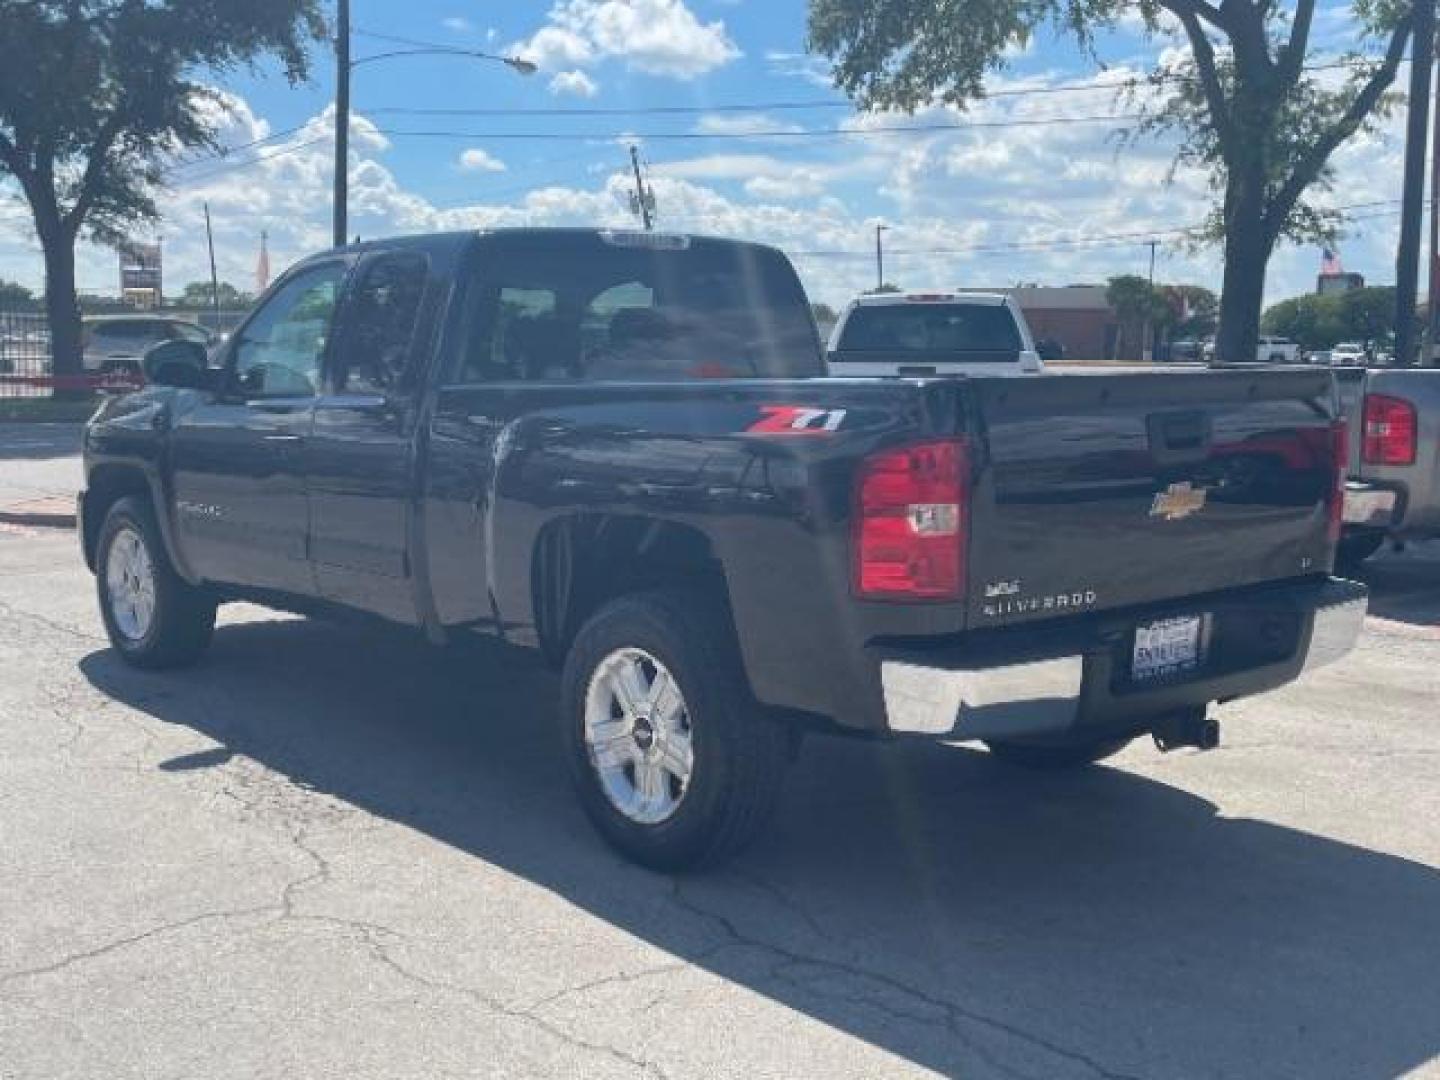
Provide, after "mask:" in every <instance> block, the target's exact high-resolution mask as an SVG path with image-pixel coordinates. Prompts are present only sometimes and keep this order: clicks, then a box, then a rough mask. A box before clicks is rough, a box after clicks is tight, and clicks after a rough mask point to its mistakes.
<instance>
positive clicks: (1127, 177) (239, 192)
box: [0, 71, 1404, 304]
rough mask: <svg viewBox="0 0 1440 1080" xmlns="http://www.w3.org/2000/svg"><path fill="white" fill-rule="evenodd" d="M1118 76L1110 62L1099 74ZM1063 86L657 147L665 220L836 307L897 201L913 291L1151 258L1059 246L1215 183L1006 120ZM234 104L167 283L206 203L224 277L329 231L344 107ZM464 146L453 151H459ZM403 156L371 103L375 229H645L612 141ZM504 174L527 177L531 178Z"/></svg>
mask: <svg viewBox="0 0 1440 1080" xmlns="http://www.w3.org/2000/svg"><path fill="white" fill-rule="evenodd" d="M1119 77H1120V76H1119V75H1117V74H1116V73H1115V72H1114V71H1111V72H1106V73H1102V74H1100V75H1097V76H1095V81H1096V82H1100V83H1104V82H1113V81H1115V80H1116V79H1118V78H1119ZM1047 79H1048V81H1049V82H1051V83H1053V82H1058V81H1065V82H1072V81H1074V77H1073V75H1071V76H1069V77H1065V76H1061V75H1059V74H1052V75H1051V76H1048V77H1040V78H1039V79H1038V80H1037V79H1034V78H1029V77H1027V78H1026V79H1023V80H1021V79H1010V80H1005V81H1001V82H997V83H995V88H997V89H1000V88H1019V87H1024V86H1029V85H1032V83H1033V84H1035V85H1039V84H1040V83H1042V82H1044V81H1047ZM1058 97H1060V98H1062V99H1063V101H1062V100H1057V95H1038V96H1035V97H1000V98H991V99H989V100H987V101H983V102H980V103H977V104H976V105H975V106H974V107H973V108H972V110H971V111H970V112H968V113H965V114H960V113H957V112H956V111H955V110H952V109H945V108H938V107H937V108H932V109H927V110H923V111H922V112H921V113H919V114H918V115H917V116H916V117H915V118H914V119H913V120H909V119H905V118H903V117H900V116H897V115H894V114H881V115H878V116H873V117H872V116H866V117H856V118H853V119H852V120H850V121H847V122H846V124H845V126H846V127H847V128H849V129H851V130H852V132H853V133H852V134H849V135H846V136H843V137H840V138H836V139H833V140H832V139H814V140H799V139H796V140H793V141H788V142H785V141H782V140H775V141H772V142H766V143H764V144H760V146H759V147H757V150H763V152H755V153H729V154H712V155H704V156H695V157H691V158H686V159H682V160H677V161H668V162H657V163H656V164H655V165H654V166H653V173H654V180H653V182H654V186H655V189H656V193H657V198H658V201H659V214H660V216H659V222H660V227H661V228H671V229H677V230H685V231H695V232H704V233H710V234H715V235H732V236H740V237H747V238H752V239H757V240H762V241H765V242H768V243H774V244H776V245H778V246H780V247H782V248H783V249H785V250H786V251H787V252H789V253H791V254H792V257H793V259H794V261H795V263H796V265H797V266H798V267H799V269H800V271H801V273H802V276H803V278H804V281H805V284H806V287H807V289H809V290H810V291H811V293H812V295H814V296H815V297H816V298H817V299H821V300H825V301H826V302H829V303H832V304H836V303H840V302H843V301H844V300H845V299H847V297H848V296H849V295H851V294H853V293H854V292H855V291H858V290H859V289H863V288H866V287H868V286H869V285H871V284H873V282H872V280H871V278H872V275H873V261H872V260H873V243H874V233H873V227H874V224H875V222H876V221H877V220H879V219H881V218H882V217H883V219H884V220H885V223H886V224H888V225H890V226H891V231H890V232H888V233H886V237H885V243H886V250H887V259H886V267H887V273H888V274H889V275H890V276H892V277H893V278H894V279H895V280H896V282H897V283H898V284H900V285H902V286H905V287H920V288H923V287H926V286H928V285H934V284H940V285H950V286H955V285H971V286H976V287H985V286H995V285H1005V284H1009V283H1013V282H1014V281H1017V280H1027V281H1040V282H1045V283H1049V284H1065V283H1067V282H1075V281H1103V280H1104V279H1105V278H1106V277H1108V276H1110V275H1112V274H1116V273H1122V272H1127V271H1129V272H1140V273H1144V272H1145V269H1146V266H1145V263H1146V260H1147V259H1148V251H1147V250H1146V249H1145V246H1144V238H1143V237H1139V238H1136V239H1134V240H1125V241H1123V242H1122V241H1117V242H1114V243H1111V244H1104V245H1075V246H1069V247H1066V246H1056V245H1055V242H1056V241H1062V240H1085V239H1088V238H1093V237H1096V236H1107V235H1114V234H1125V235H1129V234H1134V233H1144V232H1145V231H1146V230H1153V231H1154V232H1155V233H1157V234H1159V235H1167V234H1168V231H1169V230H1172V229H1175V228H1177V227H1179V226H1184V225H1188V224H1190V223H1192V222H1196V221H1198V220H1200V219H1201V218H1203V217H1204V216H1205V215H1206V213H1208V211H1209V210H1210V209H1211V207H1212V206H1213V205H1214V195H1213V193H1211V192H1210V191H1209V190H1208V188H1207V187H1206V185H1205V180H1204V178H1203V177H1202V176H1198V175H1196V174H1193V173H1181V174H1180V175H1178V176H1177V178H1176V182H1175V183H1174V184H1173V185H1168V186H1167V185H1166V184H1165V182H1164V180H1165V176H1166V173H1167V172H1168V169H1169V165H1170V157H1171V152H1170V148H1169V146H1168V145H1166V144H1164V143H1160V142H1151V141H1147V142H1144V143H1142V144H1140V145H1139V146H1135V147H1131V148H1127V149H1125V150H1124V151H1123V152H1121V153H1119V154H1118V155H1117V152H1116V147H1115V144H1114V143H1113V141H1111V139H1110V138H1109V136H1110V129H1109V128H1107V127H1105V126H1103V125H1095V124H1073V123H1070V124H1067V123H1058V124H1045V125H1040V126H1029V127H1027V126H1019V125H1013V124H1007V121H1009V120H1012V119H1035V118H1043V117H1047V116H1049V117H1059V116H1070V115H1079V114H1083V113H1086V112H1089V113H1098V112H1104V111H1106V110H1107V109H1108V108H1110V107H1111V106H1110V98H1109V96H1108V94H1107V93H1105V92H1103V91H1097V92H1095V93H1093V94H1089V95H1076V96H1074V98H1073V99H1072V97H1071V95H1062V96H1058ZM230 104H231V110H230V112H229V113H228V114H226V116H225V117H224V118H223V120H222V121H221V130H220V138H221V142H222V145H225V146H228V147H231V148H232V152H231V153H230V155H229V156H228V158H225V159H214V160H210V161H199V162H195V163H194V164H191V165H190V166H188V167H186V168H181V169H178V170H177V171H176V173H175V183H176V186H175V188H174V189H173V190H172V191H170V192H167V193H166V194H165V195H164V197H163V199H162V205H163V207H164V212H165V219H164V221H163V222H162V223H160V224H159V225H158V226H156V227H155V229H153V230H148V229H142V230H137V235H139V236H145V237H148V236H151V235H155V234H157V233H158V234H163V236H164V237H165V258H166V283H167V288H169V289H172V290H178V288H179V287H180V286H182V285H183V284H184V283H186V282H188V281H193V280H198V279H201V278H203V277H204V276H205V275H206V273H207V271H206V264H205V250H204V224H203V211H202V201H203V200H209V202H210V207H211V212H212V216H213V218H214V222H215V229H216V242H217V254H218V257H219V262H220V274H221V277H222V278H224V279H225V280H228V281H231V282H233V283H234V284H236V285H238V286H241V287H243V288H249V287H251V285H252V283H253V272H254V266H255V258H256V254H257V250H258V245H259V235H260V232H261V230H268V232H269V234H270V250H271V257H272V262H273V266H274V269H275V271H276V272H277V273H278V272H279V271H280V270H281V269H283V267H284V266H285V265H287V264H288V263H289V262H290V261H292V260H293V259H295V258H297V257H299V256H300V255H303V254H306V253H309V252H312V251H316V250H322V249H324V248H325V247H327V246H328V245H329V242H330V220H329V219H330V187H331V154H332V148H333V141H332V126H333V112H332V111H330V110H328V109H327V110H326V111H324V112H322V113H320V114H319V115H317V116H315V117H313V118H311V119H310V120H309V121H308V122H307V123H306V124H304V125H303V126H302V127H301V128H300V129H299V130H297V131H295V132H291V133H288V134H285V135H284V136H283V137H281V138H271V139H270V140H269V141H267V142H266V143H264V144H263V145H261V146H254V147H249V148H246V149H240V148H241V147H243V146H244V144H246V143H250V142H252V141H253V140H255V139H259V138H265V137H267V136H269V135H271V128H270V125H269V124H268V123H267V122H266V120H265V119H264V118H262V117H260V116H257V115H256V114H255V113H254V112H253V110H252V109H251V108H250V106H249V105H248V104H247V103H246V102H245V101H243V100H241V99H239V98H233V99H231V102H230ZM727 119H729V118H727ZM972 120H973V121H983V122H996V123H999V124H1001V125H1002V126H999V127H993V128H979V129H977V128H970V129H962V130H956V131H942V132H923V133H912V134H897V133H892V132H877V131H875V130H874V129H875V128H877V127H886V126H890V125H893V124H897V123H912V124H926V123H957V122H966V121H972ZM1403 120H1404V115H1403V112H1401V113H1397V115H1396V116H1395V117H1392V118H1391V119H1390V120H1388V121H1386V122H1385V124H1384V125H1383V127H1382V130H1380V131H1379V132H1377V133H1375V134H1373V135H1364V136H1357V137H1356V138H1355V139H1353V140H1351V141H1350V142H1349V143H1347V144H1346V146H1345V147H1343V148H1342V149H1341V151H1340V152H1339V153H1338V154H1337V155H1336V157H1335V166H1336V171H1337V177H1336V188H1335V191H1334V192H1333V193H1332V194H1331V195H1329V196H1328V197H1327V198H1328V202H1329V204H1330V205H1348V204H1352V203H1360V202H1383V201H1384V200H1393V199H1395V198H1396V197H1397V196H1398V191H1397V190H1396V189H1397V186H1398V185H1397V183H1396V181H1395V180H1394V178H1395V177H1396V176H1398V175H1399V173H1400V171H1401V168H1400V163H1401V159H1402V156H1403V155H1402V146H1403V140H1402V138H1401V136H1402V127H1403ZM702 122H703V120H702ZM830 122H831V121H826V122H825V123H827V124H828V123H830ZM862 131H864V132H866V133H865V134H862V133H861V132H862ZM411 145H413V144H409V143H400V144H399V147H400V149H406V150H408V148H409V147H410V146H411ZM463 145H464V144H463V143H461V144H459V145H457V146H456V147H455V149H454V151H452V152H454V153H457V154H458V153H459V151H460V149H461V147H463ZM577 149H579V148H578V147H577ZM399 152H400V150H399V149H396V148H394V147H391V145H390V143H389V142H388V141H387V139H386V138H385V137H384V136H383V135H382V134H381V133H380V132H379V131H377V130H376V129H375V126H374V125H373V124H372V123H371V122H370V121H369V120H368V118H366V117H364V116H356V117H354V118H353V120H352V127H351V158H350V176H351V188H352V195H351V231H352V233H357V234H359V235H361V236H364V237H376V236H385V235H393V234H396V233H400V232H416V231H430V230H437V229H459V228H475V227H493V226H503V225H611V226H624V225H629V224H632V223H633V218H632V217H631V216H630V213H629V210H628V202H627V196H628V191H629V187H630V185H631V183H632V181H631V180H630V178H629V176H628V170H625V169H622V168H620V167H618V163H619V162H620V161H622V160H623V158H622V157H620V156H619V155H618V154H617V152H616V150H615V148H614V147H612V146H610V145H609V144H608V143H607V144H605V145H598V144H597V145H596V146H595V147H594V148H593V155H592V159H591V162H590V164H596V163H598V171H590V170H587V167H586V163H584V162H577V163H576V164H575V166H574V169H575V171H574V173H573V174H572V175H574V176H575V177H576V179H575V180H573V181H571V182H569V183H566V184H551V185H550V186H546V187H538V188H536V189H533V190H531V191H529V192H527V193H524V194H520V193H516V194H513V195H507V196H505V197H504V198H503V199H502V200H497V201H491V202H486V201H477V202H475V203H473V204H469V205H465V206H459V207H442V206H437V205H436V203H435V202H434V201H433V200H432V199H431V198H429V197H427V196H426V195H425V194H424V193H423V189H416V188H412V187H410V186H408V184H404V183H401V181H400V180H399V179H398V178H397V177H396V175H395V174H394V172H392V171H391V169H390V167H389V165H388V164H387V162H388V161H389V159H390V155H391V154H398V153H399ZM508 164H509V166H510V170H509V171H510V173H513V174H515V178H516V180H518V181H520V182H522V183H523V181H524V180H525V179H527V178H530V177H535V178H536V179H539V178H540V177H544V178H545V179H546V180H550V179H553V177H554V173H553V172H550V173H546V172H540V171H537V172H527V171H525V167H524V166H522V165H521V164H520V163H519V162H518V161H510V162H508ZM475 175H476V176H477V177H479V176H480V175H482V174H480V173H476V174H475ZM504 183H505V184H506V186H507V187H509V186H510V184H511V183H513V181H509V180H508V179H507V181H504ZM475 186H476V187H478V186H480V185H478V184H477V185H475ZM877 192H878V193H879V194H878V196H877ZM13 193H14V191H13V184H12V185H10V186H9V187H6V186H5V185H4V184H3V183H0V277H5V278H10V279H14V280H19V281H21V282H22V283H24V284H26V285H29V286H31V287H37V286H39V284H40V281H41V273H42V266H41V261H40V258H39V254H38V248H37V247H36V244H35V241H34V238H33V235H32V234H31V231H30V227H29V220H28V213H26V212H25V211H24V208H23V206H22V205H19V204H17V203H16V202H14V201H13V200H7V199H6V196H7V195H11V194H13ZM1362 213H1376V214H1378V215H1379V216H1376V217H1370V218H1367V219H1365V220H1361V221H1357V222H1355V224H1354V225H1353V227H1352V235H1351V236H1350V237H1348V238H1347V239H1345V240H1344V241H1342V243H1341V253H1342V256H1343V257H1344V260H1345V264H1346V267H1347V269H1354V270H1357V271H1360V272H1363V273H1365V274H1366V276H1367V277H1368V278H1369V279H1370V280H1371V281H1372V282H1375V283H1384V282H1388V281H1390V280H1393V277H1392V275H1393V267H1394V252H1395V234H1396V228H1397V224H1398V217H1397V216H1396V215H1394V214H1393V213H1391V212H1390V209H1389V208H1388V207H1387V206H1384V205H1382V206H1380V207H1377V208H1376V209H1375V210H1367V211H1362ZM1016 245H1037V246H1033V247H1024V246H1016ZM1045 245H1050V246H1045ZM78 259H79V276H80V284H81V285H82V287H85V288H88V289H93V290H103V291H106V292H114V290H115V288H116V282H115V276H116V270H115V258H114V255H113V253H111V252H109V251H107V250H104V249H101V248H96V247H93V246H90V245H81V247H80V249H79V251H78ZM1318 260H1319V254H1318V251H1317V250H1316V249H1315V248H1313V247H1298V248H1297V247H1284V248H1282V249H1281V250H1280V251H1278V252H1277V253H1276V255H1275V257H1274V259H1273V260H1272V261H1271V264H1270V272H1269V295H1270V298H1271V299H1272V300H1273V299H1277V298H1279V297H1282V296H1286V295H1293V294H1295V293H1298V292H1302V291H1306V290H1309V289H1311V288H1313V286H1314V276H1315V273H1316V270H1317V267H1318ZM1157 276H1158V277H1159V278H1160V280H1162V281H1193V282H1196V283H1200V284H1206V285H1209V286H1210V287H1212V288H1214V287H1217V286H1218V283H1219V255H1218V252H1216V251H1214V250H1210V251H1206V252H1202V253H1201V254H1199V255H1191V254H1188V253H1186V252H1184V251H1181V250H1178V249H1176V248H1174V247H1165V248H1162V249H1161V252H1160V261H1159V265H1158V268H1157Z"/></svg>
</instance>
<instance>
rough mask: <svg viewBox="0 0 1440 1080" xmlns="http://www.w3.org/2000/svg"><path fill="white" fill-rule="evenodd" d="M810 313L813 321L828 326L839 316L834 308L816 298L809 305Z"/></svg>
mask: <svg viewBox="0 0 1440 1080" xmlns="http://www.w3.org/2000/svg"><path fill="white" fill-rule="evenodd" d="M810 314H811V315H812V316H813V317H814V319H815V321H816V322H817V323H819V324H820V325H822V326H829V325H831V324H832V323H834V322H835V320H836V319H837V318H839V316H838V315H836V314H835V309H834V308H832V307H831V306H830V305H829V304H825V303H821V302H820V301H818V300H817V301H816V302H815V303H813V304H811V305H810Z"/></svg>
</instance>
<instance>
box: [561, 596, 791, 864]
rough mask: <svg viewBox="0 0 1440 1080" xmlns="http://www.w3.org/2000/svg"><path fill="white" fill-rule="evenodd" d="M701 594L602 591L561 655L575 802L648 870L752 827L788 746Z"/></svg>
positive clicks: (721, 850)
mask: <svg viewBox="0 0 1440 1080" xmlns="http://www.w3.org/2000/svg"><path fill="white" fill-rule="evenodd" d="M713 607H714V601H713V600H712V599H711V598H709V597H707V596H705V595H703V594H687V593H666V592H657V593H647V594H642V595H637V596H631V597H625V598H622V599H619V600H615V601H612V602H611V603H609V604H607V605H606V606H605V607H603V608H602V609H601V610H600V611H599V612H598V613H596V614H595V615H594V616H593V617H592V618H591V619H590V620H589V622H587V623H586V624H585V625H584V627H582V628H581V630H580V633H579V634H578V635H577V636H576V638H575V642H574V644H573V645H572V646H571V648H570V651H569V654H568V656H567V657H566V661H565V670H564V675H563V678H562V690H561V715H560V720H561V735H562V739H563V741H564V746H565V750H566V755H567V757H568V758H569V764H570V771H571V776H572V779H573V781H574V783H575V788H576V791H577V792H578V794H579V797H580V803H581V805H582V806H583V807H584V809H585V813H586V814H587V815H588V816H589V818H590V820H591V821H592V822H593V823H594V825H595V827H596V828H597V829H598V830H599V831H600V833H601V835H602V836H604V837H605V839H606V840H607V841H609V842H610V844H612V845H613V846H614V847H615V848H617V849H618V850H619V851H620V852H621V853H623V854H624V855H625V856H627V857H628V858H630V859H632V860H634V861H635V862H637V863H640V864H641V865H643V866H648V867H650V868H651V869H655V870H665V871H674V870H685V869H690V868H693V867H696V866H701V865H705V864H713V863H715V862H718V861H720V860H723V859H724V858H726V857H728V856H730V855H732V854H734V853H735V852H737V851H738V850H740V848H742V847H743V846H744V845H745V844H747V843H748V842H749V841H750V840H752V839H753V838H754V837H755V835H756V834H757V833H758V832H759V831H760V830H761V828H762V827H763V826H764V824H765V822H766V821H767V819H768V818H769V815H770V812H771V810H772V809H773V807H774V804H775V801H776V796H777V795H778V793H779V790H780V784H781V779H782V777H783V775H784V771H785V768H786V765H787V763H788V758H789V746H790V742H789V740H788V739H787V737H786V736H787V732H786V730H785V729H784V728H783V727H782V725H781V724H780V723H779V722H778V721H776V720H774V719H773V718H771V717H769V716H767V715H765V713H764V712H763V710H761V709H760V708H759V707H758V706H757V705H756V704H755V702H754V701H753V700H752V699H751V697H750V695H749V693H748V691H747V689H746V681H745V677H744V672H743V670H742V668H741V665H740V662H739V658H738V656H737V655H736V649H735V646H734V644H733V641H732V639H731V635H730V634H729V632H728V628H727V627H726V626H725V624H724V622H723V620H722V619H720V618H718V617H715V616H714V614H713V612H712V610H710V609H713Z"/></svg>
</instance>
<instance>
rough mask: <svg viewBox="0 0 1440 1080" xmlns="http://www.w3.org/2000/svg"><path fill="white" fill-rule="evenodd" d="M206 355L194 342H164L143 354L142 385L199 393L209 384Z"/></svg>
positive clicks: (197, 343)
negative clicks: (146, 383)
mask: <svg viewBox="0 0 1440 1080" xmlns="http://www.w3.org/2000/svg"><path fill="white" fill-rule="evenodd" d="M209 361H210V354H209V353H208V351H207V350H206V348H205V346H204V345H201V344H200V343H199V342H198V341H166V342H162V343H161V344H159V345H156V346H155V347H154V348H153V349H150V350H149V351H148V352H146V353H145V357H144V359H143V360H142V361H141V365H142V367H143V368H144V370H145V381H146V382H149V383H154V384H156V385H158V386H175V387H179V388H181V389H184V390H203V389H205V388H206V387H207V386H209V384H210V371H209Z"/></svg>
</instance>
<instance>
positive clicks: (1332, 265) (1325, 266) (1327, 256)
mask: <svg viewBox="0 0 1440 1080" xmlns="http://www.w3.org/2000/svg"><path fill="white" fill-rule="evenodd" d="M1344 272H1345V268H1344V267H1343V266H1341V265H1340V253H1339V252H1338V251H1336V250H1335V249H1334V248H1328V247H1327V248H1321V249H1320V273H1321V274H1325V275H1329V274H1343V273H1344Z"/></svg>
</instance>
